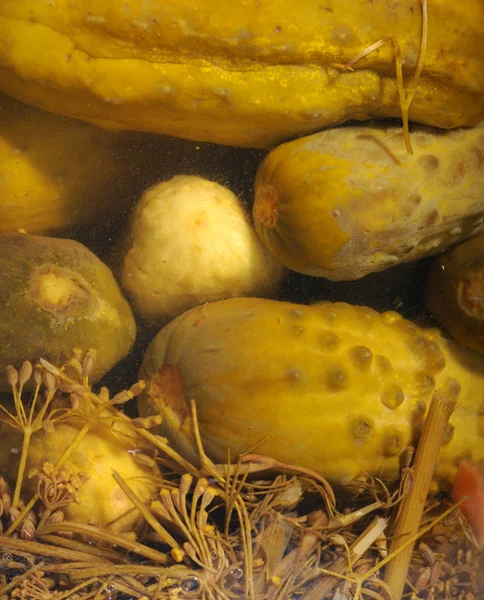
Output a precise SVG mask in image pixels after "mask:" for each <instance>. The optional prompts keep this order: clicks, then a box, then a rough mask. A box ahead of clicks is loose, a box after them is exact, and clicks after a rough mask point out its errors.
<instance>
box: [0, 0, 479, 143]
mask: <svg viewBox="0 0 484 600" xmlns="http://www.w3.org/2000/svg"><path fill="white" fill-rule="evenodd" d="M424 6H427V8H428V26H425V23H424V18H423V16H424V10H423V8H424ZM423 34H426V37H425V35H423ZM483 39H484V7H483V5H482V2H481V0H461V2H451V1H450V0H428V1H427V2H424V0H401V1H400V2H389V1H388V0H372V1H371V2H369V1H368V0H351V2H343V1H335V0H302V2H295V1H294V0H260V1H251V2H235V3H233V2H232V3H231V2H227V1H226V0H210V1H207V0H177V1H176V2H174V1H172V2H168V1H166V0H150V1H142V0H124V1H123V2H119V1H118V0H103V1H102V2H100V1H99V0H82V1H77V2H72V1H71V0H57V1H56V2H48V1H47V0H39V1H36V2H32V1H31V0H2V1H1V2H0V40H1V42H0V90H2V91H4V92H6V93H7V94H10V95H12V96H15V97H17V98H18V99H20V100H23V101H25V102H29V103H32V104H35V105H37V106H39V107H41V108H45V109H48V110H51V111H53V112H58V113H61V114H65V115H69V116H73V117H78V118H82V119H86V120H89V121H96V122H98V123H101V124H103V125H105V126H107V127H114V128H121V129H138V130H149V131H155V132H160V133H165V134H170V135H175V136H179V137H185V138H189V139H196V140H208V141H212V142H218V143H223V144H229V145H240V146H249V147H269V146H271V145H272V144H274V143H276V142H279V141H282V140H284V139H287V138H289V137H293V136H295V135H298V134H304V133H309V132H312V131H317V130H318V129H321V128H322V127H327V126H331V125H334V124H336V123H341V122H343V121H346V120H348V119H368V118H372V117H376V118H382V117H398V116H400V113H401V102H400V100H399V93H398V90H397V78H396V62H395V57H396V54H397V46H398V51H399V53H400V55H401V64H402V66H403V78H404V81H405V91H406V93H407V95H408V94H409V93H411V90H412V84H411V80H412V78H413V76H414V74H415V71H416V68H417V63H418V59H419V55H420V50H421V48H422V40H424V41H425V40H426V47H425V48H424V50H425V55H424V56H423V58H424V62H423V69H422V72H421V76H420V79H419V82H418V86H417V87H416V89H415V95H414V97H413V101H412V103H411V106H410V119H411V120H413V121H419V122H422V123H425V124H431V125H435V126H438V127H456V126H461V125H472V124H475V123H477V122H478V121H479V120H481V119H482V118H483V115H484V105H483V101H482V94H483V88H484V46H483V44H482V40H483ZM381 40H385V43H383V45H381V46H379V47H378V48H376V49H375V50H373V51H371V52H370V53H369V54H367V55H366V56H363V57H362V58H361V59H360V60H357V61H356V62H354V60H355V59H357V58H358V56H359V55H361V53H363V52H364V51H365V50H367V49H369V48H371V47H372V46H373V45H374V44H375V43H378V42H380V41H381ZM350 65H352V68H346V69H345V67H349V66H350Z"/></svg>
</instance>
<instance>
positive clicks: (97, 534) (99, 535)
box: [38, 521, 168, 565]
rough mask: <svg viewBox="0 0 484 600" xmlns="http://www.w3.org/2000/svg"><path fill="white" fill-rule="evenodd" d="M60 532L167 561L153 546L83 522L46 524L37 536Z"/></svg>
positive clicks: (163, 561)
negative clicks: (81, 536)
mask: <svg viewBox="0 0 484 600" xmlns="http://www.w3.org/2000/svg"><path fill="white" fill-rule="evenodd" d="M61 532H69V533H70V532H72V533H79V534H80V535H85V536H87V537H88V538H91V539H96V540H99V541H102V542H107V543H108V544H112V545H114V546H119V547H120V548H125V549H126V550H128V551H130V552H134V553H135V554H139V555H140V556H144V557H145V558H149V559H151V560H153V561H155V562H157V563H159V564H162V565H164V564H166V563H167V562H168V557H167V555H166V554H164V553H163V552H159V551H158V550H155V549H154V548H150V547H149V546H145V545H144V544H140V543H139V542H135V541H133V540H130V539H129V538H127V537H123V536H119V535H115V534H113V533H110V532H109V531H106V530H103V529H99V528H98V527H93V526H92V525H85V524H83V523H74V522H72V521H61V522H60V523H53V524H47V525H45V526H44V528H43V529H42V531H39V532H38V536H39V538H41V539H42V535H43V534H52V533H61ZM90 560H91V561H92V557H90Z"/></svg>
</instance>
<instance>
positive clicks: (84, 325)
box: [0, 233, 136, 391]
mask: <svg viewBox="0 0 484 600" xmlns="http://www.w3.org/2000/svg"><path fill="white" fill-rule="evenodd" d="M135 335H136V325H135V322H134V318H133V315H132V312H131V309H130V307H129V304H128V303H127V301H126V300H125V299H124V298H123V296H122V294H121V292H120V290H119V288H118V286H117V284H116V281H115V280H114V277H113V275H112V273H111V271H110V270H109V269H108V267H107V266H106V265H105V264H104V263H103V262H101V261H100V260H99V259H98V258H97V257H96V256H95V255H94V254H93V253H92V252H90V251H89V250H88V249H87V248H86V247H85V246H83V245H82V244H80V243H79V242H75V241H73V240H63V239H56V238H48V237H41V236H34V235H30V234H20V233H17V234H16V233H12V234H9V233H6V234H2V235H0V391H1V390H3V391H7V390H10V386H9V385H8V382H7V380H6V376H5V369H6V367H7V365H9V364H12V365H13V366H15V367H19V366H20V365H21V364H22V362H23V361H24V360H26V359H28V360H30V361H32V362H34V363H35V361H37V360H38V359H39V358H40V357H43V358H45V359H48V360H50V361H51V362H53V363H55V364H59V363H62V362H64V361H65V360H67V359H68V358H70V357H71V356H72V352H73V350H74V348H76V347H77V348H80V349H81V350H83V351H87V350H88V349H90V348H93V349H95V350H96V351H97V354H98V357H97V360H96V365H95V369H94V372H93V374H92V377H91V379H92V381H93V382H96V381H97V380H99V379H100V378H101V377H102V375H104V374H105V373H106V372H107V371H108V370H109V369H111V368H112V367H113V366H114V365H115V364H116V362H118V361H119V360H120V359H121V358H123V357H124V356H125V355H126V354H127V353H128V352H129V350H130V348H131V346H132V344H133V342H134V339H135Z"/></svg>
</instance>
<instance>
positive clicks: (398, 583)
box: [384, 392, 456, 600]
mask: <svg viewBox="0 0 484 600" xmlns="http://www.w3.org/2000/svg"><path fill="white" fill-rule="evenodd" d="M455 404H456V403H455V399H454V398H452V397H449V396H444V395H442V394H440V393H438V392H436V393H435V394H434V395H433V398H432V402H431V403H430V407H429V411H428V414H427V417H426V419H425V423H424V426H423V430H422V436H421V438H420V441H419V443H418V447H417V452H416V454H415V479H414V485H413V488H412V490H411V491H410V493H409V495H408V496H407V497H406V498H405V500H404V501H403V503H402V506H401V511H400V514H399V518H398V521H397V523H396V526H395V530H394V532H393V542H392V545H391V547H390V550H391V552H392V553H393V552H395V551H398V550H399V549H400V548H401V547H402V546H403V545H404V544H405V543H406V542H407V541H408V540H409V539H410V538H411V537H412V536H414V535H415V534H416V533H417V532H418V529H419V526H420V522H421V519H422V515H423V511H424V508H425V502H426V500H427V495H428V492H429V489H430V484H431V482H432V478H433V476H434V472H435V467H436V464H437V459H438V456H439V452H440V448H441V446H442V443H443V440H444V435H445V430H446V427H447V423H448V422H449V418H450V415H451V414H452V412H453V410H454V407H455ZM413 546H414V544H410V545H408V546H407V547H406V548H405V549H403V550H402V551H401V552H399V553H398V555H397V556H396V557H395V559H394V560H393V561H392V562H391V563H390V565H389V566H388V569H387V572H386V575H385V579H384V581H385V582H386V583H387V585H388V587H389V588H390V589H391V590H392V592H393V594H394V598H395V600H400V599H401V597H402V594H403V590H404V587H405V581H406V576H407V572H408V567H409V565H410V561H411V558H412V552H413Z"/></svg>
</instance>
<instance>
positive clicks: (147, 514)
mask: <svg viewBox="0 0 484 600" xmlns="http://www.w3.org/2000/svg"><path fill="white" fill-rule="evenodd" d="M113 478H114V480H115V481H116V483H117V484H118V485H119V487H120V488H121V489H122V490H123V492H124V493H125V494H126V496H127V497H128V498H129V499H130V500H131V502H132V503H133V504H134V506H136V508H137V509H138V511H139V512H140V513H141V515H142V517H143V518H144V520H145V521H146V522H147V523H148V524H149V525H151V527H152V528H153V529H154V531H155V532H156V533H157V534H158V535H159V536H160V538H161V539H162V540H163V541H164V542H165V544H168V546H170V547H171V548H180V544H179V543H178V542H177V541H176V540H175V538H174V537H173V536H172V535H171V534H170V533H168V531H167V530H166V529H165V528H164V527H163V525H161V523H159V522H158V521H157V520H156V518H155V517H154V516H153V514H152V513H151V511H150V509H149V508H148V507H147V506H146V504H144V502H143V501H142V500H141V499H140V498H139V497H138V496H137V494H136V493H135V492H134V491H133V490H132V489H131V488H130V487H129V485H128V484H127V483H126V482H125V481H124V479H123V478H122V477H121V475H120V474H119V473H118V472H117V471H115V470H113Z"/></svg>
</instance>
